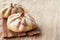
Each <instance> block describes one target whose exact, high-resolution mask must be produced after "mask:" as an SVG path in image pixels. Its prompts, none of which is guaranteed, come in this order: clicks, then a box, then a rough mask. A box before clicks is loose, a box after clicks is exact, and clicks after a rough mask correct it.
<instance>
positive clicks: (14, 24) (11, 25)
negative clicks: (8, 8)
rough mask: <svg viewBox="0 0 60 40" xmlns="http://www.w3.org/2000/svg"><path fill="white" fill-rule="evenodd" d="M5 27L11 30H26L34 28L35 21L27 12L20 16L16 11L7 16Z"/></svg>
mask: <svg viewBox="0 0 60 40" xmlns="http://www.w3.org/2000/svg"><path fill="white" fill-rule="evenodd" d="M7 28H8V29H9V30H11V31H13V32H27V31H30V30H33V29H35V28H36V23H35V21H34V19H33V18H32V17H31V16H30V15H29V14H25V15H24V16H23V17H22V16H21V14H20V13H16V14H12V15H10V16H9V17H8V19H7Z"/></svg>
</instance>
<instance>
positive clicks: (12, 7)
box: [0, 3, 24, 18]
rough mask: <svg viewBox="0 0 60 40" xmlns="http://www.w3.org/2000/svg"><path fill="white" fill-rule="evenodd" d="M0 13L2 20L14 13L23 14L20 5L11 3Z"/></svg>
mask: <svg viewBox="0 0 60 40" xmlns="http://www.w3.org/2000/svg"><path fill="white" fill-rule="evenodd" d="M0 12H1V13H2V16H3V18H8V16H10V15H11V14H14V13H24V10H23V8H22V6H21V5H17V4H12V3H11V4H9V5H6V6H4V7H3V8H2V9H1V11H0Z"/></svg>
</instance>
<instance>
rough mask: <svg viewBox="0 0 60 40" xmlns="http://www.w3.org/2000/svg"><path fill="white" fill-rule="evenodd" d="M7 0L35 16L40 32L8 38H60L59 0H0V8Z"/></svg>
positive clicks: (21, 39) (27, 39)
mask: <svg viewBox="0 0 60 40" xmlns="http://www.w3.org/2000/svg"><path fill="white" fill-rule="evenodd" d="M9 2H12V3H17V4H21V5H23V6H24V7H25V8H27V9H28V11H29V12H28V13H29V14H30V15H31V16H32V17H34V18H35V20H36V23H37V25H38V27H39V29H40V30H41V33H42V34H41V35H40V36H33V37H21V38H12V39H8V40H60V0H0V9H1V8H2V6H3V4H4V3H6V4H7V3H9ZM0 23H2V22H0Z"/></svg>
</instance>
